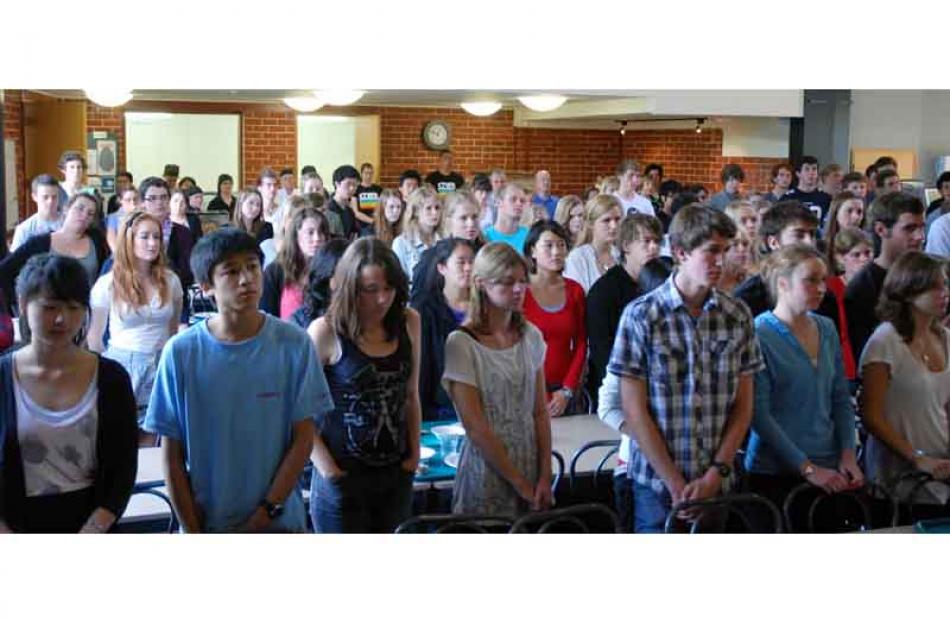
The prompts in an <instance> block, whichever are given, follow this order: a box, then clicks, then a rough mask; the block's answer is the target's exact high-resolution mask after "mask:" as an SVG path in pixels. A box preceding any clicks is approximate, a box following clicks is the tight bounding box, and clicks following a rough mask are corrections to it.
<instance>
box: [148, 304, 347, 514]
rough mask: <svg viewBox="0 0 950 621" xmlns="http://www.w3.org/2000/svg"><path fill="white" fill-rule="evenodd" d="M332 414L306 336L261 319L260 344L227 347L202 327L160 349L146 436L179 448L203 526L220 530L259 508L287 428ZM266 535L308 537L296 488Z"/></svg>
mask: <svg viewBox="0 0 950 621" xmlns="http://www.w3.org/2000/svg"><path fill="white" fill-rule="evenodd" d="M212 378H213V381H212ZM332 409H333V402H332V401H331V399H330V393H329V390H328V389H327V383H326V379H325V378H324V376H323V371H322V370H321V368H320V363H319V362H318V361H317V353H316V350H315V349H314V347H313V344H312V343H311V342H310V338H309V337H308V336H307V333H306V332H304V331H303V330H302V329H300V328H298V327H297V326H295V325H293V324H290V323H287V322H284V321H281V320H279V319H277V318H276V317H272V316H269V315H265V316H264V324H263V326H262V327H261V330H260V332H258V333H257V335H256V336H254V337H252V338H250V339H247V340H246V341H241V342H240V343H227V342H223V341H219V340H218V339H217V338H215V337H214V336H213V335H212V334H211V332H210V331H209V330H208V322H207V320H205V321H202V322H201V323H199V324H196V325H194V326H192V327H191V328H189V329H188V330H186V331H185V332H182V333H181V334H178V335H176V336H175V337H173V338H172V339H171V340H170V341H168V343H167V344H166V345H165V349H164V350H163V351H162V357H161V359H160V360H159V363H158V371H157V374H156V377H155V386H154V388H153V390H152V398H151V401H149V404H148V413H147V414H146V417H145V425H144V427H145V429H146V430H148V431H151V432H153V433H158V434H161V435H163V436H168V437H170V438H174V439H176V440H178V441H180V442H181V443H182V445H183V446H184V451H185V466H186V468H187V470H188V477H189V479H190V482H191V489H192V493H193V495H194V499H195V502H196V503H197V504H198V505H199V506H200V507H201V510H202V511H203V512H204V515H205V521H204V525H203V526H204V528H205V529H206V530H208V531H224V530H229V529H233V528H235V527H237V526H239V525H240V524H241V523H243V522H244V521H245V520H246V519H247V518H248V517H250V515H251V514H252V513H253V512H254V510H255V509H256V508H257V506H258V503H260V501H261V500H263V499H264V496H265V495H266V494H267V491H268V489H270V486H271V483H272V482H273V479H274V476H275V475H276V474H277V468H278V467H279V466H280V463H281V462H282V461H283V459H284V456H285V455H286V454H287V451H288V450H289V449H290V445H291V442H292V438H293V433H292V430H293V424H294V423H295V422H297V421H300V420H304V419H306V418H317V417H318V416H320V415H323V414H325V413H326V412H328V411H331V410H332ZM272 528H273V530H280V531H299V532H303V531H304V530H305V529H306V513H305V509H304V504H303V499H302V497H301V495H300V490H299V489H294V491H293V492H291V494H290V496H288V497H287V499H286V500H285V501H284V513H283V515H282V516H281V517H279V518H278V519H277V520H275V522H274V524H273V525H272Z"/></svg>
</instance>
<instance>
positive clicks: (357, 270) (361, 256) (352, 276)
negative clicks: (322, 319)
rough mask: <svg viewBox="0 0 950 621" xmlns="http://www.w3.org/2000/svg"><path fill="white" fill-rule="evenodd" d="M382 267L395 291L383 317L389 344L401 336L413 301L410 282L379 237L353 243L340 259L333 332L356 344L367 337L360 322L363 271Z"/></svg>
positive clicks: (332, 308)
mask: <svg viewBox="0 0 950 621" xmlns="http://www.w3.org/2000/svg"><path fill="white" fill-rule="evenodd" d="M369 265H376V266H379V267H380V268H381V269H382V270H383V273H384V274H385V277H386V283H387V284H388V285H389V286H390V287H392V288H393V289H395V291H396V295H395V297H394V298H393V303H392V306H390V307H389V310H388V311H387V312H386V315H385V316H384V317H383V329H384V330H385V331H386V338H387V340H390V341H391V340H393V339H395V338H397V337H398V336H399V332H400V330H401V329H402V326H403V325H404V324H405V322H406V302H407V301H408V300H409V280H408V279H407V278H406V273H405V272H404V271H403V270H402V265H401V264H400V263H399V259H398V258H397V257H396V255H395V253H393V251H392V250H390V249H389V247H388V246H386V244H384V243H383V242H382V241H380V240H378V239H376V238H375V237H361V238H359V239H357V240H356V241H354V242H353V243H351V244H350V245H349V247H348V248H347V249H346V252H344V253H343V256H342V257H340V261H339V263H337V265H336V270H335V271H334V275H335V277H336V279H337V281H339V282H338V285H337V288H336V290H334V292H333V295H332V296H331V298H330V306H329V307H328V308H327V314H326V320H327V322H328V323H329V324H330V326H332V327H333V331H334V332H336V333H337V334H342V335H343V336H344V337H346V338H348V339H350V340H351V341H356V340H357V339H358V338H359V337H360V335H362V333H363V327H362V326H361V325H360V320H359V310H358V309H359V296H360V276H361V275H362V272H363V268H364V267H367V266H369Z"/></svg>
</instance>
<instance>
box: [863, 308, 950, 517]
mask: <svg viewBox="0 0 950 621" xmlns="http://www.w3.org/2000/svg"><path fill="white" fill-rule="evenodd" d="M943 333H944V342H945V343H946V347H947V351H948V352H950V330H947V329H944V330H943ZM871 362H881V363H884V364H886V365H887V366H888V368H889V371H890V385H889V386H888V389H887V396H886V397H885V402H884V419H885V420H887V422H888V423H890V425H891V427H893V428H894V430H895V431H896V432H897V433H899V434H901V435H902V436H903V437H904V438H906V439H907V441H908V442H909V443H910V445H911V446H912V447H914V449H915V450H921V451H924V453H926V454H927V455H928V456H931V457H944V458H946V457H950V427H948V421H947V418H948V416H950V364H948V365H946V367H945V368H944V370H943V371H940V372H939V373H934V372H933V371H930V370H929V369H928V368H927V366H926V365H925V364H924V363H923V361H921V360H920V359H918V358H917V356H915V355H914V354H913V353H911V351H910V348H909V347H908V346H907V344H906V343H905V342H904V340H903V339H902V338H901V336H900V334H898V333H897V330H896V329H895V328H894V326H893V324H891V323H890V322H884V323H882V324H881V325H879V326H878V327H877V329H876V330H875V331H874V333H873V334H872V335H871V338H870V339H868V342H867V345H865V346H864V352H863V353H862V354H861V363H860V368H861V369H862V370H863V369H864V365H866V364H868V363H871ZM866 461H867V470H868V472H867V476H868V478H869V479H875V478H880V479H881V480H882V481H884V482H888V481H892V480H893V479H895V478H896V477H898V476H900V475H901V474H903V473H904V472H908V471H910V470H912V466H911V465H910V464H909V463H907V462H906V461H905V460H904V459H903V458H901V457H900V456H898V455H896V454H895V453H893V452H892V451H891V450H890V449H889V448H887V446H885V445H884V443H883V442H880V441H879V440H878V439H877V438H875V437H873V436H872V437H871V438H869V441H868V450H867V460H866ZM928 489H929V488H928ZM932 492H934V493H936V494H938V495H939V496H938V498H944V499H945V496H946V494H947V493H948V492H947V488H946V487H944V486H942V485H940V486H938V485H934V486H933V489H932ZM921 500H923V499H921ZM933 501H934V500H933V499H931V500H929V502H933ZM940 502H943V500H940Z"/></svg>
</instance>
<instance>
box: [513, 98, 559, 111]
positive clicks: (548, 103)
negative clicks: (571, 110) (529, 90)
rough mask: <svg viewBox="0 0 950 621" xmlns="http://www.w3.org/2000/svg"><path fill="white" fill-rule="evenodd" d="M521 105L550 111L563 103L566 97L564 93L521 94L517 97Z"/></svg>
mask: <svg viewBox="0 0 950 621" xmlns="http://www.w3.org/2000/svg"><path fill="white" fill-rule="evenodd" d="M518 101H520V102H521V105H522V106H524V107H525V108H530V109H531V110H534V111H535V112H550V111H551V110H557V109H558V108H560V107H561V106H563V105H564V102H565V101H567V97H565V96H564V95H522V96H521V97H519V98H518Z"/></svg>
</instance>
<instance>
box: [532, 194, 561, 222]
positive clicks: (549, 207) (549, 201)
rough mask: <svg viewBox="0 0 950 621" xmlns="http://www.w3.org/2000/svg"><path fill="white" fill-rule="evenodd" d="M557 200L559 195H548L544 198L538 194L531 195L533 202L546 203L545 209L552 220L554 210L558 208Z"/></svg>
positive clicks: (536, 203) (533, 203) (534, 203)
mask: <svg viewBox="0 0 950 621" xmlns="http://www.w3.org/2000/svg"><path fill="white" fill-rule="evenodd" d="M557 201H558V198H557V196H548V197H547V198H542V197H541V196H539V195H538V194H532V195H531V204H532V205H544V209H545V210H546V211H547V212H548V218H550V219H551V220H553V219H554V212H555V211H556V210H557Z"/></svg>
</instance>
